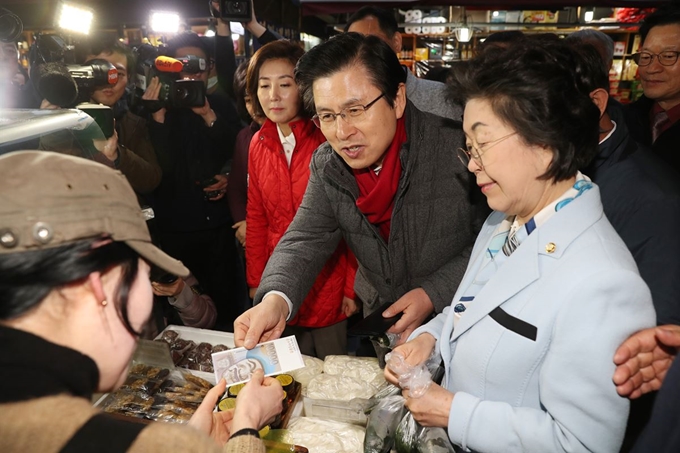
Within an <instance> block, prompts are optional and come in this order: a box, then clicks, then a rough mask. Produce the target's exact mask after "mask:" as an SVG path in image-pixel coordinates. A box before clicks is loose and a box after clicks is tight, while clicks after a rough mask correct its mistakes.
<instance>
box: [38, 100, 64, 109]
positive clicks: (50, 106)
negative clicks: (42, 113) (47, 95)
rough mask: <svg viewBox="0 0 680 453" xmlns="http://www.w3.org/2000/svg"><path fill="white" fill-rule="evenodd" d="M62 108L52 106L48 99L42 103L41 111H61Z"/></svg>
mask: <svg viewBox="0 0 680 453" xmlns="http://www.w3.org/2000/svg"><path fill="white" fill-rule="evenodd" d="M60 108H61V107H59V106H58V105H54V104H50V101H48V100H47V99H43V100H42V102H40V109H41V110H59V109H60Z"/></svg>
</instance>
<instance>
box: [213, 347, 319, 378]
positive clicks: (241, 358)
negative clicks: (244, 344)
mask: <svg viewBox="0 0 680 453" xmlns="http://www.w3.org/2000/svg"><path fill="white" fill-rule="evenodd" d="M212 361H213V369H214V370H215V382H219V380H220V379H222V378H225V379H226V380H227V385H234V384H240V383H242V382H247V381H249V380H250V377H251V376H252V375H253V373H254V372H255V370H258V369H259V370H264V375H265V376H271V375H274V374H281V373H286V372H288V371H292V370H296V369H298V368H302V367H303V366H305V362H304V360H303V359H302V354H300V347H299V346H298V343H297V340H296V339H295V337H294V336H290V337H285V338H279V339H278V340H272V341H267V342H265V343H260V344H258V345H257V346H255V347H254V348H253V349H250V350H248V349H246V348H235V349H230V350H228V351H221V352H216V353H214V354H213V355H212Z"/></svg>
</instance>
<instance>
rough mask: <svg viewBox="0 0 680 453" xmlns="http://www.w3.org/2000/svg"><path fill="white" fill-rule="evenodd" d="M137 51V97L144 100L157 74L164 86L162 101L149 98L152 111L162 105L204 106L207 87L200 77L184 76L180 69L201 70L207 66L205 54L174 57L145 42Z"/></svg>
mask: <svg viewBox="0 0 680 453" xmlns="http://www.w3.org/2000/svg"><path fill="white" fill-rule="evenodd" d="M134 51H135V53H136V55H137V62H138V63H137V68H136V74H135V87H136V90H135V92H136V96H135V97H136V100H137V101H138V100H140V99H141V97H142V95H143V94H144V92H145V91H146V88H147V86H148V84H149V82H151V79H152V78H153V77H158V80H159V81H160V83H161V89H160V92H159V94H158V101H145V104H146V105H147V107H148V108H149V110H151V111H157V110H159V109H161V108H181V107H203V105H205V94H206V87H205V83H203V82H202V81H200V80H188V79H187V80H183V79H180V74H179V73H180V72H185V73H188V74H197V73H199V72H202V71H205V70H207V63H206V61H205V59H204V58H199V57H197V56H194V55H189V56H187V57H185V58H179V59H177V58H172V57H167V56H164V55H162V54H161V51H160V50H159V49H158V48H156V47H154V46H152V45H150V44H142V45H141V46H139V47H137V48H135V49H134Z"/></svg>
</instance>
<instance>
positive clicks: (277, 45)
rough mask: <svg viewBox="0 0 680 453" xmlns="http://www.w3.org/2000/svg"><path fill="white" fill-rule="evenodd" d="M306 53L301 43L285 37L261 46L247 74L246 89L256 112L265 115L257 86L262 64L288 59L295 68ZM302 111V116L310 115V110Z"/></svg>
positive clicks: (249, 65) (251, 61)
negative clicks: (298, 43)
mask: <svg viewBox="0 0 680 453" xmlns="http://www.w3.org/2000/svg"><path fill="white" fill-rule="evenodd" d="M304 53H305V51H304V50H303V49H302V47H300V46H299V45H297V44H294V43H292V42H290V41H287V40H285V39H279V40H278V41H272V42H270V43H268V44H265V45H264V46H262V47H260V48H259V49H258V51H257V52H255V54H254V55H253V56H252V57H251V58H250V63H249V64H248V73H247V75H246V89H247V90H248V94H250V100H251V102H252V103H253V111H254V112H255V114H257V115H261V116H262V117H263V118H264V117H265V114H264V111H263V110H262V105H261V104H260V100H259V99H258V98H257V87H258V83H259V77H260V69H261V68H262V65H263V64H264V63H265V62H266V61H269V60H287V61H289V62H290V64H292V65H293V68H294V67H295V65H296V64H297V62H298V61H299V60H300V58H301V57H302V55H304ZM303 110H304V107H303ZM300 113H301V114H302V116H310V115H309V112H300Z"/></svg>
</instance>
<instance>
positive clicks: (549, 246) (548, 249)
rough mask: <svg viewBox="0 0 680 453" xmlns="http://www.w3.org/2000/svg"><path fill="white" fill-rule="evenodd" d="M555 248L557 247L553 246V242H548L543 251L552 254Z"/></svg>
mask: <svg viewBox="0 0 680 453" xmlns="http://www.w3.org/2000/svg"><path fill="white" fill-rule="evenodd" d="M556 248H557V246H556V245H555V243H554V242H548V243H547V244H546V245H545V251H546V252H548V253H554V252H555V249H556Z"/></svg>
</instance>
